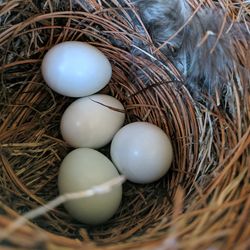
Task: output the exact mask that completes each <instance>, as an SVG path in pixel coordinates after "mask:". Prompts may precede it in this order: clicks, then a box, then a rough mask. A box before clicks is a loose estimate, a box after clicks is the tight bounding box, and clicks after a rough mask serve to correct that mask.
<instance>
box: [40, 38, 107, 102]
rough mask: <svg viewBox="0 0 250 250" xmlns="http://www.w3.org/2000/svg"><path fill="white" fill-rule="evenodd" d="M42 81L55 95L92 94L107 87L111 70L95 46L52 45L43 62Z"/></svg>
mask: <svg viewBox="0 0 250 250" xmlns="http://www.w3.org/2000/svg"><path fill="white" fill-rule="evenodd" d="M42 75H43V78H44V80H45V82H46V83H47V84H48V85H49V86H50V87H51V88H52V89H53V90H54V91H56V92H57V93H59V94H61V95H65V96H70V97H82V96H87V95H92V94H94V93H96V92H98V91H99V90H101V89H102V88H103V87H104V86H105V85H107V84H108V82H109V80H110V78H111V75H112V68H111V64H110V62H109V60H108V59H107V57H106V56H105V55H104V54H103V53H102V52H101V51H100V50H98V49H97V48H95V47H94V46H92V45H90V44H88V43H83V42H78V41H68V42H63V43H59V44H57V45H55V46H54V47H52V48H51V49H50V50H49V51H48V52H47V53H46V55H45V57H44V59H43V62H42Z"/></svg>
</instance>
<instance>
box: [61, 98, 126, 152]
mask: <svg viewBox="0 0 250 250" xmlns="http://www.w3.org/2000/svg"><path fill="white" fill-rule="evenodd" d="M123 111H124V107H123V105H122V104H121V102H120V101H118V100H117V99H116V98H114V97H112V96H109V95H103V94H96V95H92V96H88V97H83V98H80V99H78V100H76V101H74V102H73V103H72V104H71V105H70V106H69V107H68V108H67V109H66V110H65V112H64V114H63V116H62V119H61V126H60V127H61V134H62V136H63V138H64V140H65V141H67V142H68V143H69V144H70V145H71V146H73V147H76V148H78V147H89V148H100V147H102V146H105V145H106V144H108V143H109V142H110V141H111V140H112V138H113V136H114V135H115V133H116V132H117V131H118V130H119V129H120V127H121V126H122V125H123V123H124V119H125V114H124V112H123Z"/></svg>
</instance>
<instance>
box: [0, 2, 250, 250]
mask: <svg viewBox="0 0 250 250" xmlns="http://www.w3.org/2000/svg"><path fill="white" fill-rule="evenodd" d="M125 2H126V1H125ZM28 3H29V4H28ZM220 3H221V4H222V3H224V2H223V1H221V2H220ZM43 4H45V5H43ZM193 4H194V5H195V2H194V3H193ZM210 4H212V2H211V3H210ZM111 5H112V6H111ZM44 6H45V7H44ZM43 7H44V8H43ZM111 7H112V8H111ZM228 8H230V11H231V12H232V13H236V12H237V11H238V9H235V8H234V7H233V5H232V6H231V7H230V6H229V7H228ZM1 12H2V13H3V14H4V15H3V17H1V23H2V27H1V33H0V50H1V54H2V56H1V65H2V66H1V68H0V70H1V86H0V96H1V101H0V111H1V113H0V155H1V158H0V166H1V168H0V172H1V175H0V176H1V177H0V189H1V204H2V205H1V213H2V214H3V216H1V217H0V218H1V219H0V225H1V227H4V226H6V225H7V224H8V223H10V222H8V221H6V218H9V217H10V216H12V217H13V216H14V217H16V216H17V213H19V214H23V213H25V212H27V211H29V210H30V209H33V208H35V207H37V206H40V205H44V204H46V202H48V201H49V200H51V199H53V198H55V197H56V196H57V195H58V193H57V183H56V181H57V173H58V168H59V166H60V162H61V160H62V159H63V157H64V156H65V155H66V154H67V152H69V151H70V150H72V148H70V147H69V146H68V145H67V144H66V143H65V142H64V141H63V140H62V138H61V135H60V133H59V123H60V118H61V115H62V113H63V111H64V110H65V108H66V107H67V106H68V105H69V104H70V103H71V102H72V101H74V99H73V98H67V97H63V96H60V95H57V94H56V93H54V92H52V91H51V90H50V89H49V88H48V87H47V85H46V84H45V83H44V81H43V79H42V76H41V73H40V66H41V61H42V58H43V56H44V54H45V53H46V51H47V50H48V49H49V48H50V47H51V46H52V45H53V44H56V43H59V42H63V41H66V40H79V41H85V42H89V43H90V44H92V45H94V46H96V47H97V48H98V49H100V50H101V51H102V52H103V53H104V54H105V55H106V56H107V57H108V58H109V59H110V61H111V63H112V67H113V76H112V80H111V82H110V84H109V85H108V86H107V87H106V88H105V89H103V90H102V93H106V94H110V95H112V96H114V97H116V98H118V99H119V100H120V101H121V102H122V103H123V105H124V106H125V109H126V122H133V121H148V122H151V123H153V124H156V125H157V126H159V127H161V128H162V129H163V130H164V131H166V133H167V134H168V135H169V136H170V138H171V139H172V141H173V146H174V153H175V159H174V163H173V166H172V168H171V170H170V171H169V173H168V174H167V175H166V176H165V177H164V178H162V179H161V180H160V181H158V182H156V183H153V184H150V185H136V184H132V183H129V182H126V184H125V185H124V192H123V193H124V194H123V201H122V205H121V207H120V209H119V211H118V212H117V213H116V215H115V216H114V217H113V218H112V219H111V220H110V221H108V222H107V223H105V224H104V225H101V226H96V227H90V226H86V225H83V224H80V223H78V222H76V221H74V220H72V218H71V217H70V216H69V215H68V214H67V213H66V212H65V210H64V209H63V207H62V206H60V207H58V208H57V209H55V210H53V211H51V212H49V213H47V214H45V215H44V216H42V217H39V218H36V219H34V220H33V223H34V224H36V225H37V226H38V227H40V228H42V229H43V230H45V231H46V232H48V235H47V237H48V238H46V240H42V242H46V243H47V242H48V241H49V242H51V244H55V245H60V244H62V245H63V244H65V246H70V244H73V243H72V242H71V241H70V240H69V241H68V239H71V238H72V239H80V240H83V243H81V244H85V243H86V244H90V249H94V248H95V245H100V246H101V247H102V249H103V248H104V247H106V248H107V249H112V248H113V247H114V246H115V249H124V248H131V249H132V248H136V247H139V246H140V247H142V246H143V247H149V249H152V248H150V247H153V246H154V247H157V246H159V245H160V246H161V245H162V244H178V247H179V248H180V249H189V248H190V249H192V248H193V249H194V248H197V247H199V248H200V249H207V248H208V247H211V246H215V247H216V248H221V247H223V246H224V245H225V244H226V246H227V247H228V248H227V249H230V247H232V246H233V245H234V244H238V247H239V249H243V248H240V247H244V244H246V242H247V235H245V234H244V232H247V231H249V229H250V226H249V224H242V221H243V220H244V218H245V219H246V218H247V216H248V213H249V206H248V205H247V204H249V181H248V180H249V170H248V168H247V166H249V158H248V153H249V148H248V145H249V143H250V142H249V133H250V131H249V98H248V96H249V85H248V84H249V83H248V82H244V81H241V79H242V78H241V75H240V73H239V72H238V71H237V69H236V70H235V71H234V75H235V78H236V79H238V80H237V81H232V83H231V85H230V86H228V90H227V95H226V98H225V99H224V100H223V101H222V102H221V105H220V106H218V105H216V102H217V101H218V100H216V99H215V100H214V99H213V98H212V97H207V96H205V95H204V96H202V99H201V100H199V101H197V100H195V99H193V98H192V96H191V94H190V93H189V91H188V90H187V89H186V87H185V85H184V84H183V79H181V76H180V74H179V73H178V71H177V70H176V69H175V68H174V66H173V65H172V64H171V62H169V61H168V60H167V58H166V56H164V55H163V54H161V52H160V51H157V52H156V53H155V54H148V52H145V56H143V57H141V56H138V55H136V53H132V51H134V49H136V46H133V44H134V43H135V41H137V40H138V39H139V40H141V41H143V42H144V43H147V45H150V46H151V48H152V51H155V49H156V48H155V47H154V45H153V44H152V42H151V38H150V36H142V35H141V34H140V32H139V31H138V29H137V27H136V26H135V25H134V20H133V18H132V17H135V16H137V15H136V10H135V9H134V8H132V5H130V3H129V2H127V7H126V8H121V6H119V4H118V3H116V1H110V3H107V2H105V1H100V3H98V4H97V3H96V2H95V1H88V5H87V6H85V5H83V4H82V2H80V1H75V2H71V1H69V2H67V3H66V2H65V3H64V4H59V3H57V1H46V2H39V3H37V2H36V1H33V2H31V1H9V2H8V3H6V4H4V5H3V7H2V9H1ZM138 23H140V20H139V19H138ZM131 45H132V46H131ZM247 93H248V94H247ZM225 100H229V101H225ZM207 102H209V103H210V109H208V107H207V106H206V105H204V103H207ZM228 110H230V112H228ZM100 151H101V152H103V153H105V154H106V155H108V147H107V148H103V149H101V150H100ZM32 227H33V226H32ZM33 231H34V232H35V233H34V234H37V229H34V230H33ZM38 232H39V231H38ZM239 232H243V234H242V235H241V236H239V237H238V235H239ZM17 233H19V234H21V235H22V231H21V232H17ZM50 233H53V237H52V236H51V234H50ZM34 234H32V233H31V236H30V238H29V237H28V239H27V241H25V240H23V242H22V243H20V241H18V237H16V241H14V240H13V238H12V237H10V238H9V239H8V240H7V241H8V244H14V245H16V246H21V245H22V244H24V245H25V244H26V245H25V246H28V247H29V248H32V247H34V246H37V244H41V239H40V238H39V237H35V236H34ZM17 235H18V234H17ZM38 235H39V234H38ZM59 236H63V237H66V238H63V239H64V241H63V240H62V241H61V243H59V241H60V240H58V239H61V238H57V237H59ZM30 239H32V240H30ZM171 240H172V241H171ZM166 242H167V243H166ZM171 242H172V243H171ZM29 244H30V245H29ZM67 244H68V245H67ZM74 244H79V242H77V243H74ZM74 244H73V245H74ZM114 244H115V245H114ZM74 246H75V245H74ZM167 246H168V245H167Z"/></svg>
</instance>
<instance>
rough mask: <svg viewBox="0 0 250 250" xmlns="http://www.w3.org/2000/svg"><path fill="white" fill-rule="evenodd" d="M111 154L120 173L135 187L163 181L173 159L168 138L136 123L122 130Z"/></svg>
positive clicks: (155, 130)
mask: <svg viewBox="0 0 250 250" xmlns="http://www.w3.org/2000/svg"><path fill="white" fill-rule="evenodd" d="M110 153H111V158H112V161H113V163H114V164H115V165H116V167H117V168H118V170H119V171H120V173H122V174H123V175H125V176H126V177H127V179H128V180H130V181H132V182H135V183H150V182H153V181H156V180H158V179H160V178H161V177H162V176H164V175H165V174H166V172H167V171H168V169H169V167H170V165H171V163H172V159H173V149H172V144H171V142H170V139H169V138H168V136H167V135H166V134H165V132H164V131H163V130H162V129H160V128H159V127H157V126H155V125H153V124H150V123H147V122H134V123H130V124H128V125H126V126H124V127H123V128H121V129H120V130H119V131H118V132H117V133H116V135H115V136H114V138H113V141H112V143H111V152H110Z"/></svg>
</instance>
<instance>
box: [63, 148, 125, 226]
mask: <svg viewBox="0 0 250 250" xmlns="http://www.w3.org/2000/svg"><path fill="white" fill-rule="evenodd" d="M117 176H119V173H118V171H117V169H116V168H115V166H114V165H113V163H112V162H111V161H110V160H109V159H108V158H107V157H106V156H104V155H103V154H101V153H99V152H98V151H96V150H94V149H89V148H78V149H75V150H73V151H71V152H70V153H69V154H68V155H67V156H66V157H65V158H64V160H63V161H62V164H61V167H60V169H59V176H58V188H59V192H60V194H66V193H73V192H78V191H84V190H87V189H90V188H92V187H93V186H96V185H100V184H103V183H105V182H107V181H109V180H112V179H114V178H116V177H117ZM121 199H122V186H121V185H117V186H114V187H113V188H112V189H111V191H110V192H108V193H104V194H99V195H95V196H92V197H88V198H80V199H76V200H70V201H67V202H66V203H65V204H64V206H65V208H66V210H67V211H68V212H69V214H70V215H71V216H72V217H73V218H75V219H77V220H79V221H81V222H83V223H87V224H93V225H95V224H100V223H103V222H105V221H107V220H108V219H109V218H111V217H112V216H113V215H114V214H115V212H116V211H117V209H118V207H119V205H120V202H121Z"/></svg>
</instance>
